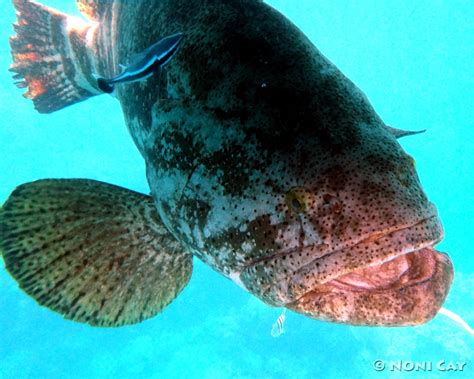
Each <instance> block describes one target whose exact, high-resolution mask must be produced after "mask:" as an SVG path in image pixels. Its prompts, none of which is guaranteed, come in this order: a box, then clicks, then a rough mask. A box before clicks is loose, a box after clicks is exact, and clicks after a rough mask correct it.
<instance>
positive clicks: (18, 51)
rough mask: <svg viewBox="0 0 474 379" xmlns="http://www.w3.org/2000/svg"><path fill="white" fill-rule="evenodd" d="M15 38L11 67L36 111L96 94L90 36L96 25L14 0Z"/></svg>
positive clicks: (11, 43) (40, 6)
mask: <svg viewBox="0 0 474 379" xmlns="http://www.w3.org/2000/svg"><path fill="white" fill-rule="evenodd" d="M13 4H14V5H15V7H16V9H17V22H16V23H15V24H14V29H15V32H16V35H15V36H12V37H11V38H10V46H11V51H12V56H13V64H12V65H11V66H10V71H13V72H15V73H16V75H14V79H16V80H17V82H16V84H17V86H18V87H20V88H26V87H27V88H28V90H27V91H26V93H24V95H23V96H24V97H26V98H28V99H31V100H33V103H34V105H35V108H36V109H37V110H38V112H40V113H51V112H54V111H56V110H58V109H61V108H64V107H67V106H68V105H71V104H74V103H77V102H79V101H83V100H86V99H88V98H89V97H92V96H95V95H99V94H101V93H102V92H101V91H100V90H99V89H98V88H97V84H96V81H95V80H94V78H93V77H92V75H91V74H92V72H91V71H92V58H93V55H94V53H93V49H92V46H91V44H92V42H91V41H92V40H93V35H94V33H95V32H96V30H97V28H96V27H95V26H94V25H92V24H90V23H87V22H85V21H83V20H81V19H79V18H76V17H72V16H68V15H67V14H64V13H61V12H59V11H57V10H55V9H52V8H49V7H46V6H44V5H42V4H39V3H36V2H32V1H30V0H13Z"/></svg>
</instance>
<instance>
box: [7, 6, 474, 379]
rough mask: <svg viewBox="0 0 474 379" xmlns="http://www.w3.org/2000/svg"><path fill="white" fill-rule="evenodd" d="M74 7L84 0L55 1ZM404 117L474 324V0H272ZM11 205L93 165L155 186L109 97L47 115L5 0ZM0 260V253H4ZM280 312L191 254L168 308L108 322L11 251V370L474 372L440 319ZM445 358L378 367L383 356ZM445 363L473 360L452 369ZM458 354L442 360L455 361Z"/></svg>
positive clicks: (106, 174) (456, 289)
mask: <svg viewBox="0 0 474 379" xmlns="http://www.w3.org/2000/svg"><path fill="white" fill-rule="evenodd" d="M45 2H46V3H47V4H48V5H51V6H54V7H56V8H58V9H61V10H62V11H65V12H68V13H71V14H76V15H78V11H77V9H76V7H75V3H74V1H73V0H67V1H66V0H45ZM267 3H269V4H270V5H272V6H274V7H276V8H277V9H278V10H280V11H281V12H282V13H283V14H285V15H286V16H287V17H288V18H290V19H291V20H292V21H293V22H294V23H296V25H298V26H299V27H300V28H301V29H302V30H303V31H304V32H305V33H306V34H307V35H308V36H309V38H310V39H311V40H312V41H313V42H314V43H315V45H316V46H317V47H318V48H319V49H320V50H321V51H322V52H323V53H324V54H325V55H326V56H327V57H328V58H329V59H330V60H331V61H332V62H334V63H335V64H336V65H337V66H338V67H339V68H340V69H341V70H342V71H343V72H344V73H345V74H346V75H347V76H348V77H349V78H350V79H351V80H352V81H354V82H355V83H356V84H357V85H358V86H359V87H360V88H361V89H362V90H363V91H364V92H365V93H366V95H367V96H368V98H369V99H370V101H371V102H372V104H373V106H374V107H375V109H376V110H377V112H378V113H379V114H380V116H381V117H382V118H383V119H384V121H385V122H386V123H387V124H388V125H391V126H393V127H396V128H402V129H410V130H420V129H426V130H427V132H426V133H424V134H421V135H417V136H413V137H407V138H405V139H403V140H401V144H402V145H403V147H404V148H405V149H406V150H407V152H408V153H410V154H411V155H412V156H413V157H414V158H415V159H416V163H417V166H416V167H417V170H418V174H419V176H420V178H421V181H422V184H423V187H424V189H425V191H426V193H427V194H428V196H429V198H430V199H431V201H433V202H434V203H435V204H436V205H437V207H438V210H439V213H440V216H441V219H442V221H443V224H444V227H445V231H446V237H445V239H444V241H443V242H442V243H441V244H439V245H438V248H439V249H440V250H441V251H446V252H449V254H450V256H451V258H452V260H453V263H454V266H455V269H456V274H455V280H454V284H453V286H452V289H451V292H450V294H449V297H448V299H447V301H446V304H445V306H446V307H447V308H449V309H451V310H453V311H455V312H457V313H459V314H460V315H462V316H463V318H465V320H466V321H468V322H469V323H470V324H471V325H472V324H474V307H473V305H474V293H473V288H474V260H473V258H472V257H473V247H472V239H473V235H474V22H473V20H474V2H472V1H470V0H452V1H441V0H415V1H403V2H402V1H398V0H384V1H378V0H358V1H355V0H345V1H344V0H334V1H330V2H329V1H322V0H321V1H315V0H298V1H289V0H271V1H267ZM0 5H1V8H0V9H1V10H2V17H1V19H0V49H1V50H0V203H2V202H3V201H4V200H6V198H7V197H8V195H9V193H10V192H11V191H12V190H13V189H14V188H15V187H16V186H18V185H20V184H22V183H24V182H29V181H33V180H36V179H43V178H90V179H97V180H101V181H105V182H109V183H114V184H117V185H121V186H124V187H127V188H130V189H133V190H136V191H140V192H144V193H148V192H149V191H148V187H147V182H146V178H145V171H144V162H143V160H142V158H141V157H140V155H139V153H138V151H137V150H136V148H135V147H134V145H133V143H132V139H131V138H130V136H129V135H128V132H127V130H126V127H125V124H124V121H123V116H122V113H121V109H120V107H119V104H118V102H116V101H115V100H114V99H113V98H112V97H109V96H100V97H97V98H94V99H90V100H88V101H86V102H83V103H80V104H77V105H75V106H73V107H70V108H67V109H64V110H61V111H59V112H57V113H54V114H51V115H40V114H38V113H37V112H36V111H35V110H34V109H33V105H32V103H31V102H30V101H29V100H26V99H24V98H23V97H22V96H21V92H22V91H21V90H19V89H17V88H16V87H15V86H14V84H13V81H12V79H11V73H9V72H8V71H7V69H8V66H9V64H10V63H11V56H10V51H9V44H8V38H9V36H10V35H11V34H12V26H11V24H12V22H13V21H14V19H15V10H14V8H13V6H12V4H11V2H10V1H8V0H0ZM0 260H1V259H0ZM279 314H280V310H278V309H273V308H270V307H268V306H267V305H265V304H264V303H262V302H261V301H259V300H258V299H256V298H255V297H253V296H251V295H249V294H248V293H246V292H245V291H243V290H242V289H240V288H239V287H238V286H236V285H235V284H233V283H232V282H230V281H229V280H227V279H225V278H224V277H222V276H221V275H219V274H217V273H215V272H214V271H212V269H210V268H209V267H207V266H205V265H204V264H202V263H200V262H199V261H197V260H195V267H194V272H193V276H192V279H191V282H190V284H189V285H188V286H187V287H186V289H185V290H184V291H183V292H182V294H181V295H180V296H179V297H178V298H177V299H176V300H175V301H174V302H173V303H172V304H171V305H170V306H169V307H167V308H166V309H165V311H164V312H163V313H162V314H160V315H158V316H157V317H155V318H153V319H150V320H148V321H145V322H143V323H141V324H139V325H135V326H129V327H123V328H117V329H100V328H92V327H89V326H87V325H82V324H78V323H74V322H71V321H66V320H64V319H62V317H61V316H59V315H58V314H55V313H53V312H51V311H49V310H47V309H46V308H43V307H40V306H38V305H37V304H36V303H35V301H34V300H32V299H31V298H30V297H28V296H27V295H26V294H24V293H23V292H22V291H21V290H20V289H19V288H18V286H17V284H16V282H15V281H14V280H13V279H12V278H11V277H10V275H9V274H8V273H7V272H6V270H5V268H4V265H3V261H2V262H1V263H0V378H5V379H20V378H212V379H214V378H242V379H243V378H318V377H324V378H381V377H388V378H413V377H417V378H426V377H428V375H429V377H430V378H445V377H448V376H449V377H450V378H474V359H473V357H474V337H473V336H470V335H468V334H467V333H466V332H464V331H463V330H461V329H460V328H458V327H457V326H456V325H455V324H454V323H453V322H451V321H450V320H449V319H447V318H445V317H444V316H441V315H440V316H437V317H436V318H435V319H434V320H433V321H431V322H430V323H428V324H426V325H423V326H419V327H410V328H369V327H350V326H345V325H336V324H329V323H324V322H319V321H316V320H311V319H309V318H306V317H303V316H301V315H298V314H295V313H291V312H289V313H287V319H286V324H285V329H286V333H285V334H284V335H282V336H281V337H279V338H272V337H271V336H270V330H271V327H272V324H273V323H274V322H275V320H276V318H277V317H278V316H279ZM377 359H380V360H383V361H384V362H386V363H387V364H389V362H390V361H393V362H398V361H404V362H426V361H431V362H433V370H432V371H431V372H429V373H427V372H416V371H410V372H409V371H405V372H399V371H390V370H389V369H388V368H387V369H386V370H384V371H382V372H377V371H375V370H374V368H373V362H374V361H375V360H377ZM441 360H444V361H447V362H450V361H453V362H465V363H466V365H465V367H464V370H463V372H459V371H458V372H442V371H439V370H437V369H436V368H435V367H434V366H435V365H436V364H437V363H438V362H439V361H441ZM445 367H446V366H445Z"/></svg>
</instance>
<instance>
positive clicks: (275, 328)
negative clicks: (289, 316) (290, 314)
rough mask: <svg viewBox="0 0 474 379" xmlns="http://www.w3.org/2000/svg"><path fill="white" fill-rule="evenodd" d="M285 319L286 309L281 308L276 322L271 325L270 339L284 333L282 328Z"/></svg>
mask: <svg viewBox="0 0 474 379" xmlns="http://www.w3.org/2000/svg"><path fill="white" fill-rule="evenodd" d="M285 319H286V308H283V311H282V312H281V314H280V316H278V318H277V320H276V321H275V322H274V323H273V325H272V330H271V332H270V335H271V336H272V337H280V336H281V335H282V334H283V333H285V329H284V328H283V327H284V325H285Z"/></svg>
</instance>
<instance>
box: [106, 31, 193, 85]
mask: <svg viewBox="0 0 474 379" xmlns="http://www.w3.org/2000/svg"><path fill="white" fill-rule="evenodd" d="M183 36H184V35H183V33H177V34H173V35H171V36H168V37H165V38H163V39H162V40H160V41H159V42H157V43H155V44H153V45H151V46H150V47H148V48H147V49H145V50H143V51H142V52H140V53H138V54H136V55H134V56H133V57H132V58H131V60H130V63H129V64H128V66H127V67H125V68H124V70H123V71H122V73H121V74H120V75H118V76H116V77H114V78H111V79H105V78H98V79H97V85H98V87H99V88H100V89H101V90H102V91H104V92H105V93H112V92H113V91H114V84H117V83H132V82H137V81H140V80H144V79H146V78H148V77H150V76H151V75H153V73H154V72H155V71H158V70H159V69H160V68H161V67H163V66H164V65H165V64H166V63H168V62H169V60H170V59H171V58H172V57H173V55H174V54H175V53H176V51H177V50H178V47H179V45H180V43H181V41H182V40H183Z"/></svg>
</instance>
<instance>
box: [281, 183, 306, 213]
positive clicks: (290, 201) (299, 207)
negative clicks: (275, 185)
mask: <svg viewBox="0 0 474 379" xmlns="http://www.w3.org/2000/svg"><path fill="white" fill-rule="evenodd" d="M285 200H286V204H287V206H288V208H289V209H291V210H292V211H293V212H296V213H300V212H304V211H305V210H306V203H305V200H304V194H303V192H302V191H301V190H300V189H299V188H294V189H292V190H291V191H288V192H287V193H286V199H285Z"/></svg>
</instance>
